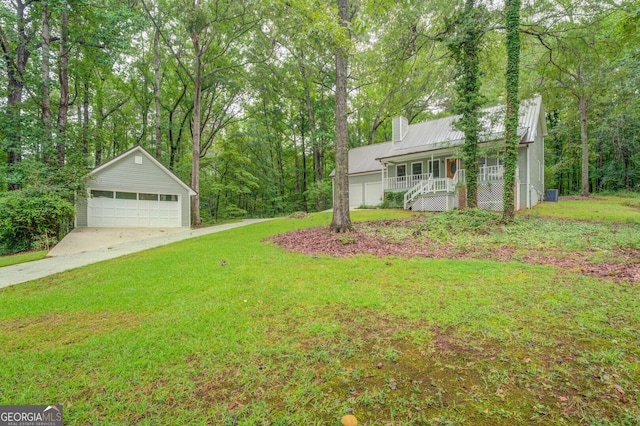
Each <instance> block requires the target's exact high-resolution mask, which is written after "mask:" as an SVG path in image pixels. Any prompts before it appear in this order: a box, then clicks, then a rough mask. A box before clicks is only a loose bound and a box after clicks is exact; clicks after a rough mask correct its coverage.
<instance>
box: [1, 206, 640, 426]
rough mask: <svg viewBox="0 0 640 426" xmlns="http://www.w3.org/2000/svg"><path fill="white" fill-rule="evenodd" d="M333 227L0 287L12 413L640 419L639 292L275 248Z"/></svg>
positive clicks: (208, 420)
mask: <svg viewBox="0 0 640 426" xmlns="http://www.w3.org/2000/svg"><path fill="white" fill-rule="evenodd" d="M407 215H408V214H407V213H406V212H402V211H387V210H371V211H356V212H353V213H352V216H353V217H354V219H356V220H358V221H363V220H374V219H383V218H394V217H407ZM329 221H330V215H329V214H317V215H311V216H310V217H308V218H304V219H291V218H284V219H279V220H274V221H270V222H265V223H261V224H257V225H252V226H250V227H245V228H237V229H234V230H231V231H227V232H224V233H220V234H212V235H210V236H206V237H201V238H195V239H190V240H187V241H183V242H180V243H176V244H173V245H170V246H165V247H160V248H157V249H154V250H150V251H146V252H142V253H137V254H134V255H130V256H127V257H124V258H120V259H116V260H111V261H108V262H103V263H99V264H95V265H91V266H87V267H84V268H80V269H77V270H74V271H70V272H67V273H64V274H59V275H55V276H53V277H49V278H46V279H42V280H39V281H36V282H32V283H28V284H23V285H19V286H13V287H9V288H6V289H3V290H1V291H0V330H2V333H0V359H2V368H1V369H0V404H50V403H63V404H64V406H65V411H64V413H65V422H66V423H65V424H69V425H74V424H133V423H137V424H178V423H186V424H221V425H255V424H263V425H267V424H269V425H288V424H310V425H314V424H317V425H339V424H340V417H341V416H342V415H343V414H344V413H345V411H346V410H347V409H349V408H352V409H354V413H355V415H356V416H357V417H358V419H359V420H360V422H361V424H364V425H387V424H395V425H400V424H403V425H411V424H416V425H418V424H420V425H422V424H429V425H430V424H434V425H436V424H437V425H442V424H449V425H454V424H474V425H475V424H477V425H513V424H597V425H607V424H620V425H625V424H626V425H632V424H638V423H639V422H640V408H639V405H640V385H639V384H640V337H639V334H638V330H639V329H640V296H639V294H638V291H637V286H634V285H631V284H625V283H622V284H620V283H614V282H611V281H606V280H597V279H594V278H587V277H584V276H580V275H575V274H572V273H567V272H565V271H562V270H559V269H556V268H553V267H542V266H532V265H526V264H522V263H518V262H511V263H497V262H492V261H485V260H467V261H457V260H428V259H420V258H412V259H400V258H374V257H371V256H358V257H355V258H348V259H336V258H329V257H324V256H319V257H311V256H304V255H299V254H294V253H289V252H286V251H284V250H282V249H280V248H279V247H277V246H275V245H273V244H271V243H265V242H263V239H264V238H266V237H267V236H269V235H273V234H275V233H280V232H285V231H288V230H292V229H297V228H302V227H309V226H319V225H327V224H328V223H329ZM629 226H635V225H629ZM550 229H551V228H550ZM636 229H637V228H636ZM549 232H552V231H549Z"/></svg>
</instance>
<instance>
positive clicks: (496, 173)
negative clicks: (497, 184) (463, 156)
mask: <svg viewBox="0 0 640 426" xmlns="http://www.w3.org/2000/svg"><path fill="white" fill-rule="evenodd" d="M503 178H504V166H500V165H498V166H482V167H480V170H479V173H478V180H479V181H481V182H484V181H491V180H502V179H503Z"/></svg>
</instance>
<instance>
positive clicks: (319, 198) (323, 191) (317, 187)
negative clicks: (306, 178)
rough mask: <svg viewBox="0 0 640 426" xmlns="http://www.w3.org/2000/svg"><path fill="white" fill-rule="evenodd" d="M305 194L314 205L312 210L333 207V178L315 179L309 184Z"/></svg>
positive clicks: (311, 204)
mask: <svg viewBox="0 0 640 426" xmlns="http://www.w3.org/2000/svg"><path fill="white" fill-rule="evenodd" d="M304 196H305V197H306V199H307V200H309V202H310V206H313V207H312V208H311V209H310V211H323V210H326V209H329V208H331V205H332V202H333V185H332V182H331V179H324V180H321V181H315V182H312V183H310V184H309V186H308V187H307V191H306V192H305V193H304Z"/></svg>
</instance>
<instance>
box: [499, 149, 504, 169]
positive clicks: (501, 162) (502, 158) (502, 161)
mask: <svg viewBox="0 0 640 426" xmlns="http://www.w3.org/2000/svg"><path fill="white" fill-rule="evenodd" d="M498 165H499V166H504V152H503V151H500V152H498Z"/></svg>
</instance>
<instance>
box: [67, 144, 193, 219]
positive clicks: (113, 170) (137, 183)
mask: <svg viewBox="0 0 640 426" xmlns="http://www.w3.org/2000/svg"><path fill="white" fill-rule="evenodd" d="M136 156H137V157H142V164H136V163H135V157H136ZM87 189H88V190H91V189H96V190H111V191H123V192H143V193H144V192H148V193H155V194H175V195H179V196H180V198H179V201H180V202H181V206H180V207H181V212H182V214H181V215H182V226H185V227H187V226H190V221H191V218H190V214H189V204H190V196H189V193H188V191H187V190H185V189H184V188H183V187H182V186H181V185H180V184H178V182H176V181H175V180H174V179H173V178H172V177H171V176H169V175H168V174H167V173H166V172H165V171H163V170H162V169H160V168H159V167H158V166H157V165H156V164H154V163H153V162H152V161H151V160H150V159H149V158H147V157H146V156H145V155H143V154H142V153H140V152H136V151H133V152H131V154H129V155H127V156H125V157H123V158H122V159H120V160H119V161H116V162H114V163H113V164H111V165H110V166H108V167H107V168H105V169H103V170H100V171H98V172H97V173H95V174H94V175H93V176H92V178H91V179H90V180H89V181H88V182H87ZM76 206H77V212H78V213H77V214H78V219H77V226H87V203H86V199H85V200H82V201H80V200H79V201H78V202H77V203H76Z"/></svg>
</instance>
